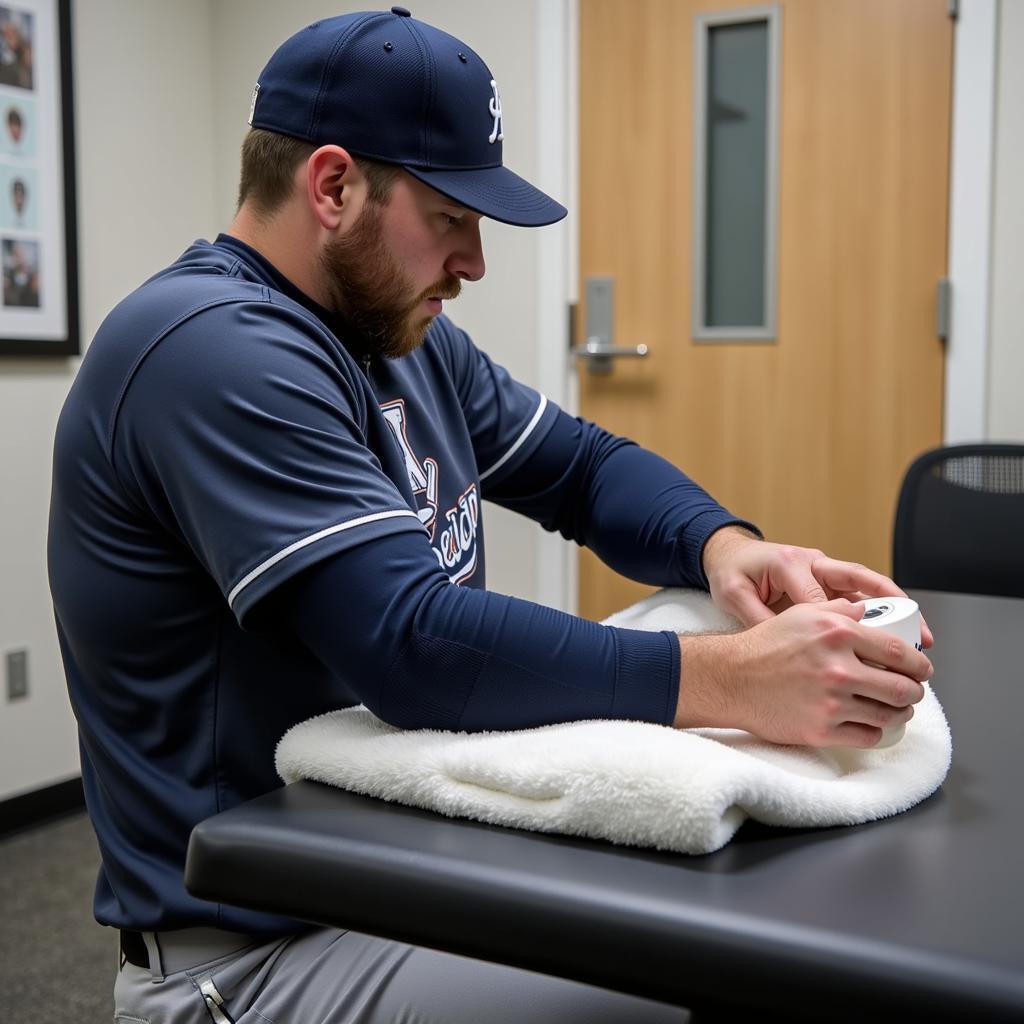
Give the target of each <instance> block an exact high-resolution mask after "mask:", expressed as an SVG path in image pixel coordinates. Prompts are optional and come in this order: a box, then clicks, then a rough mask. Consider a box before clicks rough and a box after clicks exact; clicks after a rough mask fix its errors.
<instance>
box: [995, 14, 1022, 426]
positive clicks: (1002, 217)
mask: <svg viewBox="0 0 1024 1024" xmlns="http://www.w3.org/2000/svg"><path fill="white" fill-rule="evenodd" d="M998 47H999V49H998V70H997V77H996V129H995V136H996V144H995V177H994V190H993V200H992V304H991V316H990V320H989V325H990V331H991V334H990V338H991V341H990V350H989V367H988V369H989V388H988V422H987V436H988V438H989V439H990V440H993V441H1017V442H1024V292H1022V290H1021V275H1022V273H1024V118H1022V117H1021V110H1022V109H1024V61H1022V60H1021V54H1024V3H1021V0H1002V3H1001V4H1000V11H999V37H998Z"/></svg>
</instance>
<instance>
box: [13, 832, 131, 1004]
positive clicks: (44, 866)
mask: <svg viewBox="0 0 1024 1024" xmlns="http://www.w3.org/2000/svg"><path fill="white" fill-rule="evenodd" d="M98 865H99V851H98V850H97V847H96V839H95V836H94V835H93V832H92V828H91V826H90V825H89V821H88V819H87V818H86V816H85V814H84V813H83V814H76V815H74V816H72V817H69V818H63V819H61V820H60V821H57V822H54V823H51V824H49V825H43V826H41V827H40V828H37V829H34V830H32V831H29V832H23V833H21V834H20V835H16V836H13V837H12V838H9V839H4V840H2V841H0V1020H2V1021H3V1024H110V1021H111V1019H112V1017H113V1009H114V1006H113V994H112V990H113V984H114V972H115V971H116V970H117V940H116V933H115V932H114V931H112V930H111V929H109V928H101V927H100V926H99V925H98V924H97V923H96V922H95V921H94V920H93V917H92V890H93V886H94V885H95V883H96V869H97V866H98Z"/></svg>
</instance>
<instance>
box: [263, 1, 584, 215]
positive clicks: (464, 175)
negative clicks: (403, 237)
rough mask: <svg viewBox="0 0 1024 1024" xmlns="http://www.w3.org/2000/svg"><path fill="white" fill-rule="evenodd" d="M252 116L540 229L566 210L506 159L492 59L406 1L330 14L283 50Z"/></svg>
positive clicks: (267, 74) (278, 129)
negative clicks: (419, 16)
mask: <svg viewBox="0 0 1024 1024" xmlns="http://www.w3.org/2000/svg"><path fill="white" fill-rule="evenodd" d="M249 124H250V125H251V126H252V127H253V128H264V129H266V130H267V131H272V132H279V133H280V134H282V135H289V136H291V137H293V138H296V139H304V140H305V141H306V142H312V143H315V144H316V145H320V146H322V145H328V144H333V145H339V146H344V147H345V148H346V149H348V150H349V151H350V152H352V153H353V154H354V155H355V156H363V157H367V158H369V159H371V160H379V161H381V162H383V163H389V164H397V165H398V166H400V167H403V168H404V169H405V170H406V171H408V172H409V173H410V174H411V175H413V177H415V178H418V179H419V180H420V181H422V182H424V183H425V184H427V185H429V186H430V187H431V188H434V189H436V190H437V191H438V192H441V193H442V194H444V195H446V196H448V198H450V199H453V200H454V201H455V202H457V203H459V204H460V205H462V206H466V207H468V208H469V209H471V210H476V211H477V212H478V213H482V214H483V215H484V216H487V217H493V218H494V219H495V220H500V221H504V222H505V223H506V224H518V225H522V226H524V227H539V226H540V225H542V224H553V223H554V222H555V221H557V220H561V219H562V218H563V217H564V216H565V214H566V210H565V207H564V206H562V205H561V204H560V203H556V202H555V200H554V199H552V198H551V197H550V196H548V195H545V194H544V193H543V192H541V191H540V189H538V188H534V186H533V185H531V184H530V183H529V182H528V181H526V180H525V179H524V178H521V177H519V175H518V174H515V173H513V172H512V171H510V170H509V169H508V168H507V167H504V166H503V165H502V162H501V146H502V139H503V137H504V132H503V128H504V124H503V121H502V111H501V94H500V93H499V91H498V86H497V84H496V82H495V81H494V77H493V76H492V75H491V72H490V71H489V70H488V68H487V65H486V64H485V63H484V62H483V61H482V60H481V59H480V58H479V57H478V56H477V55H476V54H475V53H474V52H473V51H472V50H471V49H470V48H469V47H468V46H466V44H465V43H462V42H460V41H459V40H458V39H456V38H455V37H454V36H450V35H448V33H447V32H442V31H441V30H440V29H436V28H434V27H433V26H432V25H427V24H425V23H424V22H422V21H417V20H416V19H415V18H413V17H412V16H411V15H410V13H409V12H408V11H407V10H406V9H405V8H404V7H392V8H391V10H390V11H369V12H362V13H358V14H344V15H340V16H339V17H335V18H326V19H324V20H323V21H318V22H316V23H315V24H313V25H310V26H308V27H307V28H304V29H302V30H301V31H300V32H297V33H296V34H295V35H293V36H292V37H291V38H290V39H287V40H285V42H284V43H282V44H281V46H280V47H279V48H278V49H277V51H276V52H275V53H274V55H273V56H272V57H271V58H270V61H269V62H268V63H267V66H266V67H265V68H264V69H263V71H262V73H261V74H260V77H259V81H258V82H257V84H256V88H255V89H254V90H253V96H252V107H251V109H250V112H249Z"/></svg>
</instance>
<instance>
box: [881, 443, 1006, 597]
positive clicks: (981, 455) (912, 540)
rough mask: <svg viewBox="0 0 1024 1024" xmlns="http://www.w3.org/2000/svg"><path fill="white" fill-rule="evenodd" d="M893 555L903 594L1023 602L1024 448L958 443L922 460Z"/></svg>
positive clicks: (902, 510) (909, 480)
mask: <svg viewBox="0 0 1024 1024" xmlns="http://www.w3.org/2000/svg"><path fill="white" fill-rule="evenodd" d="M892 555H893V557H892V561H893V579H894V580H895V581H896V582H897V583H898V584H899V585H900V586H901V587H904V588H906V587H920V588H922V589H925V590H952V591H959V592H961V593H966V594H997V595H1005V596H1010V597H1024V445H1016V444H962V445H951V446H949V447H946V448H937V449H935V450H934V451H929V452H925V453H924V454H923V455H921V456H919V457H918V458H917V459H915V460H914V462H913V463H912V464H911V466H910V468H909V469H908V470H907V474H906V476H905V477H904V478H903V486H902V488H901V489H900V498H899V504H898V505H897V508H896V528H895V531H894V533H893V553H892Z"/></svg>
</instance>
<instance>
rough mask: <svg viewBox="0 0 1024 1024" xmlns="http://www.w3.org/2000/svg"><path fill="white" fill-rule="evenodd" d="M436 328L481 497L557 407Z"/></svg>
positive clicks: (443, 324) (459, 336) (462, 338)
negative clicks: (447, 364) (477, 478)
mask: <svg viewBox="0 0 1024 1024" xmlns="http://www.w3.org/2000/svg"><path fill="white" fill-rule="evenodd" d="M438 326H439V327H440V328H441V335H440V337H441V341H442V344H443V345H444V347H445V351H446V356H447V359H448V363H449V372H450V373H451V376H452V381H453V382H454V384H455V389H456V392H457V394H458V397H459V402H460V404H461V406H462V412H463V416H464V417H465V421H466V426H467V428H468V429H469V434H470V438H471V441H472V444H473V451H474V454H475V456H476V464H477V471H478V474H479V478H480V486H481V489H482V492H483V496H484V497H485V498H487V497H489V494H488V491H489V489H490V488H491V487H492V486H493V485H494V484H495V483H496V482H497V481H499V480H501V479H503V478H504V477H506V476H508V474H510V473H512V472H514V471H515V469H516V468H517V467H518V466H521V465H523V463H524V462H526V461H527V460H528V459H529V457H530V455H531V453H532V452H534V451H535V450H536V448H537V446H538V445H539V444H540V443H541V442H542V441H543V439H544V436H545V435H546V434H547V432H548V431H549V430H550V429H551V426H552V424H553V423H554V422H555V419H556V418H557V415H558V407H557V406H556V405H554V404H553V403H551V402H549V401H548V400H547V398H545V396H544V395H542V394H541V393H540V392H539V391H536V390H534V389H533V388H531V387H528V386H527V385H525V384H521V383H520V382H519V381H517V380H515V379H514V378H513V377H512V375H511V374H510V373H509V372H508V371H507V370H506V369H505V368H504V367H502V366H499V365H498V364H497V363H495V362H494V361H493V360H492V359H491V358H490V356H488V355H487V353H486V352H483V351H481V350H480V349H479V348H477V347H476V345H475V344H474V343H473V342H472V340H471V339H470V337H469V335H468V334H466V332H465V331H462V330H460V329H459V328H457V327H455V326H454V325H453V324H452V323H451V322H450V321H448V320H447V319H446V318H440V320H439V324H438Z"/></svg>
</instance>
